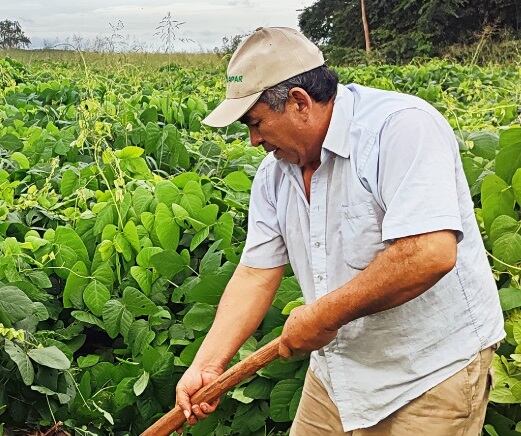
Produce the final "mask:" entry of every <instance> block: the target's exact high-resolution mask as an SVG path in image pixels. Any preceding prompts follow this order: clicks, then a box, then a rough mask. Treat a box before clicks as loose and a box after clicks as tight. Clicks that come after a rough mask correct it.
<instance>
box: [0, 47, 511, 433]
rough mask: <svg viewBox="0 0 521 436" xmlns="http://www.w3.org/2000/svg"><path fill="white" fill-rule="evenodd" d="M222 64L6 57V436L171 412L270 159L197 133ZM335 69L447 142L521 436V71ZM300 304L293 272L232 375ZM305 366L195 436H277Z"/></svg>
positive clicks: (0, 288) (2, 303)
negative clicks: (424, 109) (381, 91)
mask: <svg viewBox="0 0 521 436" xmlns="http://www.w3.org/2000/svg"><path fill="white" fill-rule="evenodd" d="M15 59H16V60H15ZM225 65H226V62H225V61H222V60H220V59H217V58H216V57H211V56H209V57H208V59H197V60H190V59H189V58H181V57H180V58H176V57H171V58H169V57H164V58H157V59H154V60H152V59H148V58H145V57H139V56H136V57H132V56H128V57H127V56H118V55H105V56H100V57H99V58H96V57H94V56H90V57H89V56H86V57H82V56H80V55H78V54H74V53H69V54H66V55H59V54H56V55H52V54H42V55H36V54H35V55H32V56H29V55H23V56H22V55H20V54H17V53H14V54H11V55H10V57H7V56H6V57H3V58H2V59H0V97H1V98H0V435H2V434H6V435H13V434H21V435H25V434H30V433H31V432H35V431H36V430H41V431H44V432H45V430H46V429H49V428H51V427H53V425H54V424H55V423H57V422H59V421H61V422H62V423H63V425H62V428H63V429H64V430H65V431H67V432H68V433H70V434H75V435H82V436H87V435H88V436H93V435H100V436H101V435H121V436H122V435H138V434H139V433H140V432H141V431H143V430H144V429H145V428H146V427H147V426H148V425H150V424H151V423H152V422H153V421H155V420H156V419H158V418H159V417H160V416H162V414H163V413H165V412H166V411H167V410H168V409H169V408H171V407H172V405H173V404H174V401H175V398H174V391H175V385H176V383H177V381H178V380H179V378H180V376H181V375H182V373H183V371H184V370H185V369H186V368H187V367H188V366H189V365H190V363H191V362H192V360H193V358H194V355H195V353H196V352H197V349H198V347H199V346H200V344H201V342H202V340H203V338H204V336H205V334H206V333H207V332H208V329H209V327H210V325H211V323H212V320H213V318H214V316H215V313H216V307H217V304H218V302H219V298H220V296H221V294H222V292H223V290H224V288H225V286H226V284H227V281H228V280H229V278H230V277H231V274H232V272H233V270H234V268H235V266H236V265H237V263H238V260H239V256H240V253H241V249H242V247H243V244H244V240H245V235H246V223H247V213H248V201H249V190H250V187H251V181H252V178H253V176H254V174H255V171H256V168H257V166H258V165H259V163H260V161H261V160H262V158H263V151H262V150H260V149H257V148H253V147H251V146H250V145H249V139H248V132H247V129H246V128H245V127H244V126H242V125H240V124H239V123H236V124H233V125H231V126H230V127H229V128H227V129H218V130H217V129H210V128H207V127H205V126H202V125H201V119H202V118H204V116H205V115H206V114H207V113H208V112H209V111H210V110H211V109H212V108H213V107H215V106H216V105H217V104H218V103H219V101H220V100H221V99H222V97H223V96H224V90H225V88H224V86H225V83H224V76H225V74H224V73H225ZM337 72H338V74H339V76H340V78H341V82H342V83H348V82H352V81H354V82H357V83H360V84H365V85H368V86H374V87H379V88H385V89H394V90H398V91H403V92H407V93H411V94H416V95H418V96H420V97H422V98H424V99H426V100H428V101H429V102H430V103H432V104H433V105H434V106H435V107H436V108H437V109H439V110H440V111H441V112H442V113H443V114H444V115H445V116H446V118H447V119H448V120H449V122H450V124H451V126H452V127H453V128H454V131H455V133H456V135H457V137H458V140H459V142H460V151H461V157H462V161H463V165H464V168H465V173H466V175H467V179H468V183H469V188H470V192H471V194H472V197H473V200H474V204H475V213H476V218H477V220H478V223H479V225H480V229H481V232H482V236H483V239H484V242H485V246H486V249H487V253H488V255H489V259H490V266H491V269H492V270H493V273H494V276H495V279H496V281H497V286H498V289H499V293H500V298H501V304H502V307H503V309H504V311H505V319H506V330H507V333H508V337H507V339H506V340H505V341H504V343H503V344H502V345H501V347H500V348H499V349H498V351H497V355H496V356H495V360H494V389H493V392H492V394H491V403H490V406H489V410H488V413H487V418H486V423H485V430H484V434H488V435H491V436H497V435H499V436H511V435H521V283H520V281H521V279H520V272H521V220H520V218H521V216H520V206H521V126H520V125H519V123H520V118H519V110H520V108H521V68H519V67H517V66H514V65H501V66H490V67H478V66H475V65H470V64H469V65H461V64H455V63H451V62H448V61H443V60H431V61H427V62H424V63H413V64H408V65H404V66H390V65H367V66H360V67H350V68H345V67H342V68H340V67H339V68H337ZM237 304H238V305H240V304H241V302H240V301H238V302H237ZM299 304H302V299H301V292H300V289H299V285H298V283H297V281H296V280H295V278H294V277H293V275H292V272H291V270H290V269H289V268H288V269H287V272H286V275H285V278H284V279H283V282H282V285H281V286H280V289H279V290H278V292H277V295H276V298H275V300H274V301H273V304H272V307H271V308H270V310H269V312H268V314H267V316H266V317H265V319H264V320H263V322H262V324H261V325H260V327H259V329H258V330H257V331H256V333H255V335H254V336H252V337H251V338H249V339H248V340H247V342H246V343H245V344H244V345H243V346H242V347H241V349H240V350H239V352H238V353H237V355H236V356H235V358H234V360H233V362H232V363H235V362H237V361H239V360H241V359H243V358H245V357H246V356H248V355H249V354H251V353H252V352H253V351H255V350H256V349H258V348H259V347H261V346H262V345H264V344H266V343H267V342H268V341H270V340H271V339H273V338H275V337H276V336H277V335H279V334H280V332H281V330H282V325H283V324H284V321H285V319H286V317H287V315H288V314H289V312H290V310H291V309H292V308H294V307H296V306H297V305H299ZM307 367H308V360H307V359H297V360H286V361H282V360H277V361H275V362H273V363H271V364H269V365H268V366H267V367H265V368H264V369H262V370H260V371H259V372H258V374H257V375H256V376H255V377H253V378H250V379H248V380H247V381H246V382H245V383H243V384H242V385H240V386H237V387H236V388H234V389H233V390H232V391H231V392H229V393H228V394H227V395H226V396H225V397H224V398H223V399H222V401H221V405H220V407H219V408H218V410H217V411H216V412H215V413H214V414H212V415H211V416H210V417H209V418H208V419H206V420H205V421H202V422H200V423H199V424H197V425H196V426H194V427H192V428H188V429H186V430H185V434H189V435H196V436H197V435H199V436H208V435H231V434H238V435H268V434H272V435H275V434H285V433H286V431H287V430H288V429H289V426H290V424H291V420H292V419H293V417H294V414H295V411H296V407H297V405H298V402H299V399H300V395H301V392H302V384H303V380H304V376H305V373H306V370H307ZM516 428H517V430H518V431H516ZM56 434H58V433H56Z"/></svg>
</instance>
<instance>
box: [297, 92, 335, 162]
mask: <svg viewBox="0 0 521 436" xmlns="http://www.w3.org/2000/svg"><path fill="white" fill-rule="evenodd" d="M333 105H334V99H331V100H330V101H328V102H327V103H325V104H321V105H319V108H318V110H317V114H316V120H317V121H316V124H315V125H316V127H315V128H314V129H313V130H314V132H316V133H315V137H314V140H313V147H312V149H313V150H314V152H313V155H312V156H311V160H310V162H308V163H306V164H304V165H303V166H302V169H303V170H304V169H306V170H312V171H315V170H316V169H317V168H318V167H319V166H320V154H321V152H322V144H323V143H324V139H325V138H326V135H327V131H328V129H329V124H330V123H331V117H332V115H333Z"/></svg>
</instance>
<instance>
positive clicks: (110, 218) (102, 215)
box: [92, 203, 114, 235]
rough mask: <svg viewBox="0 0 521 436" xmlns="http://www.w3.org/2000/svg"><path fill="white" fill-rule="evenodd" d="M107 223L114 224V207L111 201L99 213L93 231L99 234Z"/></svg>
mask: <svg viewBox="0 0 521 436" xmlns="http://www.w3.org/2000/svg"><path fill="white" fill-rule="evenodd" d="M107 224H114V207H113V206H112V204H110V203H109V204H107V205H106V206H105V207H104V208H103V209H101V211H100V212H99V213H98V214H97V216H96V222H95V223H94V227H93V229H92V231H93V232H94V234H95V235H99V234H100V233H101V232H103V229H104V228H105V226H106V225H107Z"/></svg>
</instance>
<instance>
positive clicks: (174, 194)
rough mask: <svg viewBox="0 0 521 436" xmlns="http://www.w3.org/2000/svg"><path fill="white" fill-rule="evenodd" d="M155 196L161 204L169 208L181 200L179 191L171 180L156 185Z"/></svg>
mask: <svg viewBox="0 0 521 436" xmlns="http://www.w3.org/2000/svg"><path fill="white" fill-rule="evenodd" d="M155 195H156V198H157V201H158V202H159V203H164V204H165V205H166V206H168V208H170V207H172V203H176V202H177V201H178V200H179V196H180V193H179V189H178V188H177V186H175V185H174V184H173V183H172V182H171V181H169V180H162V181H160V182H158V183H157V184H156V189H155Z"/></svg>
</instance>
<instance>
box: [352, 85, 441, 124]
mask: <svg viewBox="0 0 521 436" xmlns="http://www.w3.org/2000/svg"><path fill="white" fill-rule="evenodd" d="M347 86H348V88H349V89H350V91H351V92H352V93H353V95H354V110H353V114H354V120H355V122H356V123H358V124H360V125H363V126H365V127H366V128H368V129H370V130H372V131H373V132H374V133H378V132H379V131H380V130H381V129H382V128H383V126H384V124H385V123H386V121H387V120H388V119H389V117H392V116H394V115H395V114H398V113H400V112H402V111H404V110H406V109H411V111H407V112H406V113H404V114H403V115H404V116H405V117H408V116H410V115H411V114H415V113H416V114H420V117H421V114H422V113H428V114H430V115H431V116H432V117H441V114H440V113H439V112H438V111H437V110H436V108H434V107H433V106H432V105H431V104H430V103H428V102H426V101H425V100H423V99H421V98H420V97H417V96H415V95H410V94H405V93H402V92H397V91H389V90H383V89H377V88H370V87H367V86H362V85H358V84H355V83H352V84H350V85H347Z"/></svg>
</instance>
